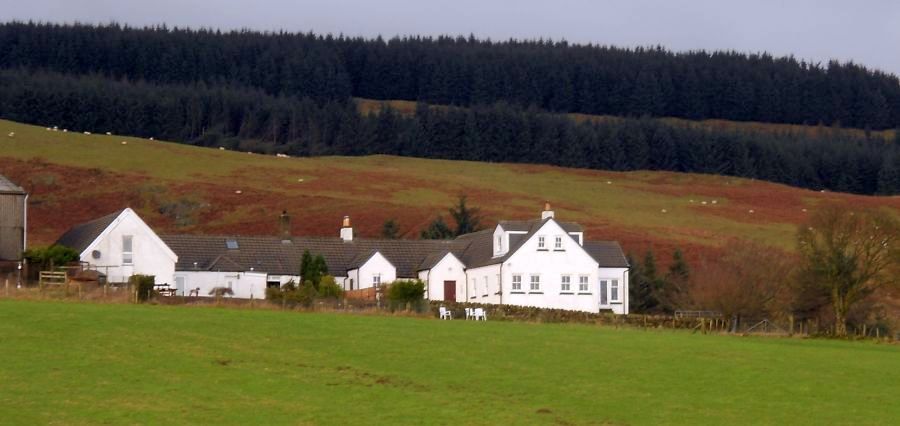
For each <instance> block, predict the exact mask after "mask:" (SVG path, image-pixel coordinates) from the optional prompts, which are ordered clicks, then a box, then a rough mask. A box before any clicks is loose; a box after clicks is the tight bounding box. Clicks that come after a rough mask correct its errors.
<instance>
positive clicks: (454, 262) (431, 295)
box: [419, 253, 466, 302]
mask: <svg viewBox="0 0 900 426" xmlns="http://www.w3.org/2000/svg"><path fill="white" fill-rule="evenodd" d="M419 279H420V280H422V281H423V282H424V283H425V289H426V290H425V298H426V299H428V300H444V281H454V282H456V295H457V297H456V301H457V302H465V300H464V299H461V298H459V290H460V288H461V287H463V286H464V285H465V283H466V270H465V266H464V265H463V264H462V262H460V261H459V259H457V258H456V256H454V255H452V254H450V253H447V255H446V256H444V258H443V259H441V261H440V262H438V263H437V264H435V265H434V267H433V268H431V269H430V270H426V271H419Z"/></svg>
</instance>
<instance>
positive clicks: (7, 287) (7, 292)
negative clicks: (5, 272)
mask: <svg viewBox="0 0 900 426" xmlns="http://www.w3.org/2000/svg"><path fill="white" fill-rule="evenodd" d="M5 287H6V297H9V278H7V279H6V286H5Z"/></svg>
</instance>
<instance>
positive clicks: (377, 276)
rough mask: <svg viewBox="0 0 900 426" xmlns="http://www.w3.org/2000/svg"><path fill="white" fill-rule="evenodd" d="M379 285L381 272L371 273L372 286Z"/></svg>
mask: <svg viewBox="0 0 900 426" xmlns="http://www.w3.org/2000/svg"><path fill="white" fill-rule="evenodd" d="M380 285H381V274H373V275H372V287H378V286H380Z"/></svg>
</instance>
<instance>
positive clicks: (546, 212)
mask: <svg viewBox="0 0 900 426" xmlns="http://www.w3.org/2000/svg"><path fill="white" fill-rule="evenodd" d="M551 217H554V214H553V210H550V202H549V201H547V202H545V203H544V211H543V212H541V220H544V219H548V218H551Z"/></svg>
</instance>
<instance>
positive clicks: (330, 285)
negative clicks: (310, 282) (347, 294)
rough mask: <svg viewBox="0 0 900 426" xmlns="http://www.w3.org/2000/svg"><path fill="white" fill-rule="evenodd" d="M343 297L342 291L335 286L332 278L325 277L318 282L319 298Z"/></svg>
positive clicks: (339, 287) (335, 283)
mask: <svg viewBox="0 0 900 426" xmlns="http://www.w3.org/2000/svg"><path fill="white" fill-rule="evenodd" d="M343 296H344V289H343V288H341V286H339V285H338V284H337V281H335V280H334V277H332V276H331V275H325V276H324V277H322V280H321V281H320V282H319V297H324V298H329V299H340V298H341V297H343Z"/></svg>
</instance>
